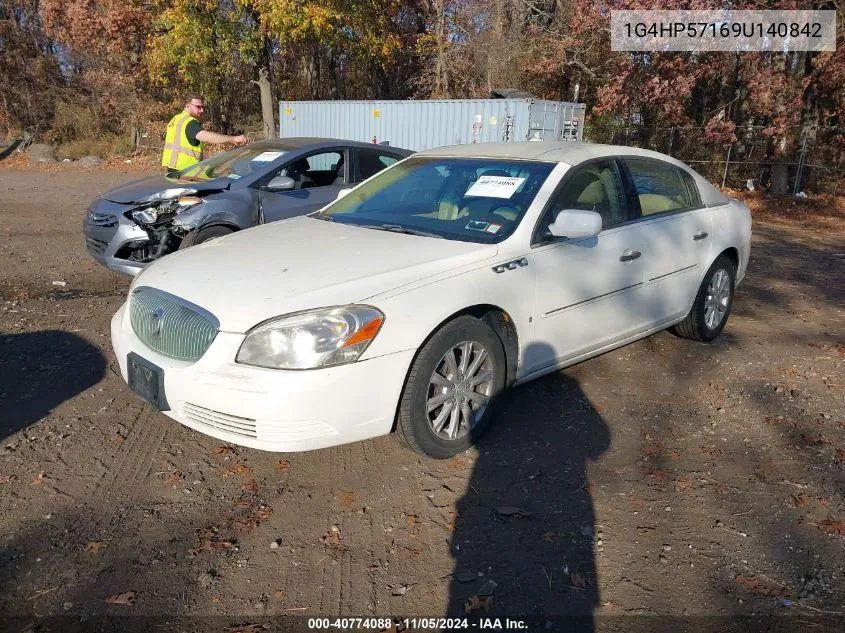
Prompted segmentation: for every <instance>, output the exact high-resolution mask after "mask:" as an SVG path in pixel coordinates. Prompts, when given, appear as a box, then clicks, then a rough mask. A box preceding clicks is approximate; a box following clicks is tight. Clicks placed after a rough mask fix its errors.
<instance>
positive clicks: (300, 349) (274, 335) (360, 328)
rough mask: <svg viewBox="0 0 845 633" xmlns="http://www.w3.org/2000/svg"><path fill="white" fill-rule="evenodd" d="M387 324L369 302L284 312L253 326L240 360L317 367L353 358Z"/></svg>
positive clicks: (264, 364)
mask: <svg viewBox="0 0 845 633" xmlns="http://www.w3.org/2000/svg"><path fill="white" fill-rule="evenodd" d="M382 323H384V314H382V313H381V311H379V310H377V309H375V308H373V307H371V306H365V305H350V306H342V307H338V308H322V309H319V310H309V311H307V312H299V313H297V314H291V315H288V316H282V317H279V318H277V319H272V320H270V321H267V322H265V323H262V324H261V325H258V326H256V327H254V328H253V329H252V330H250V331H249V333H248V334H247V335H246V338H245V339H244V342H243V343H242V344H241V348H240V349H239V350H238V355H237V357H236V358H235V360H236V362H238V363H243V364H244V365H256V366H258V367H267V368H269V369H318V368H320V367H332V366H335V365H344V364H346V363H354V362H355V361H356V360H358V358H360V356H361V354H363V353H364V350H366V349H367V347H368V346H369V344H370V343H371V342H372V340H373V339H374V338H375V337H376V334H378V332H379V330H380V329H381V326H382Z"/></svg>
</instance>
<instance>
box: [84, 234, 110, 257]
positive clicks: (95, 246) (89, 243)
mask: <svg viewBox="0 0 845 633" xmlns="http://www.w3.org/2000/svg"><path fill="white" fill-rule="evenodd" d="M108 245H109V243H108V242H103V241H101V240H95V239H94V238H93V237H86V238H85V246H86V247H87V248H88V250H89V251H91V252H92V253H96V254H97V255H102V254H103V253H105V252H106V248H108Z"/></svg>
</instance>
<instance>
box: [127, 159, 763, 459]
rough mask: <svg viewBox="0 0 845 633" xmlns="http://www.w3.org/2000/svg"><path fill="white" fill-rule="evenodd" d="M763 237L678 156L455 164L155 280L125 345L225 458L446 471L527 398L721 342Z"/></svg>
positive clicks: (130, 359) (154, 391)
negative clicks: (228, 449)
mask: <svg viewBox="0 0 845 633" xmlns="http://www.w3.org/2000/svg"><path fill="white" fill-rule="evenodd" d="M750 240H751V216H750V213H749V210H748V208H747V207H746V206H745V205H743V204H741V203H740V202H738V201H736V200H732V199H729V198H726V197H725V196H724V195H723V194H722V193H720V192H719V191H718V190H717V189H716V188H714V187H713V186H711V185H710V184H709V183H708V182H707V181H705V180H704V179H703V178H702V177H701V176H700V175H699V174H697V173H696V172H695V171H693V170H692V169H690V168H689V167H687V166H686V165H684V164H683V163H680V162H678V161H676V160H674V159H672V158H669V157H668V156H664V155H662V154H657V153H654V152H649V151H644V150H639V149H635V148H626V147H613V146H607V145H590V144H574V143H560V144H558V143H555V144H552V143H502V144H489V143H485V144H474V145H464V146H456V147H444V148H439V149H434V150H429V151H425V152H422V153H419V154H416V155H414V156H412V157H410V158H407V159H405V160H403V161H401V162H400V163H397V164H396V165H394V166H393V167H391V168H389V169H387V170H385V171H384V172H381V173H379V174H378V175H376V176H374V177H372V178H371V179H369V180H367V181H366V182H364V183H362V184H361V185H359V186H357V187H355V188H354V189H352V190H350V191H349V192H348V194H347V195H345V196H343V197H341V198H339V199H338V200H336V201H335V202H334V203H332V204H330V205H329V206H327V207H325V208H324V209H322V210H321V211H319V212H317V213H315V214H312V215H309V216H305V217H299V218H294V219H291V220H287V221H282V222H278V223H274V224H270V225H266V226H262V227H257V228H255V229H249V230H246V231H242V232H240V233H236V234H233V235H231V236H227V237H223V238H219V239H217V240H213V241H210V242H207V243H205V244H201V245H199V246H196V247H194V248H191V249H188V250H186V251H180V252H178V253H175V254H173V255H170V256H168V257H166V258H164V259H163V260H161V261H159V262H156V263H155V264H153V265H152V266H150V267H148V268H147V269H146V270H144V271H143V272H142V273H141V274H140V275H139V276H138V277H137V278H136V279H135V280H134V282H133V284H132V287H131V289H130V291H129V297H128V300H127V301H126V303H124V305H123V306H122V307H121V308H120V310H119V311H118V313H117V314H116V315H115V316H114V319H113V320H112V341H113V345H114V350H115V353H116V355H117V358H118V360H119V362H120V369H121V373H122V374H123V377H124V379H126V380H127V381H128V383H129V387H130V389H131V390H132V391H133V392H135V394H137V395H138V396H139V397H141V398H143V399H144V400H146V401H147V402H148V403H150V404H151V405H152V406H154V407H155V408H157V409H158V410H160V411H162V412H164V413H165V414H166V415H168V416H170V417H171V418H173V419H174V420H176V421H178V422H181V423H182V424H184V425H186V426H189V427H191V428H193V429H196V430H198V431H201V432H203V433H207V434H208V435H212V436H214V437H217V438H220V439H222V440H226V441H229V442H232V443H235V444H242V445H244V446H250V447H254V448H259V449H264V450H271V451H300V450H309V449H316V448H322V447H326V446H332V445H337V444H342V443H346V442H352V441H357V440H364V439H367V438H372V437H376V436H379V435H383V434H386V433H390V432H391V431H394V430H395V432H396V434H397V436H398V437H399V438H400V439H402V440H403V441H404V442H405V443H406V444H407V445H408V446H409V447H410V448H412V449H413V450H415V451H418V452H420V453H423V454H426V455H429V456H432V457H437V458H446V457H449V456H452V455H454V454H456V453H458V452H459V451H462V450H464V449H466V448H468V447H469V446H470V445H471V444H472V443H474V441H475V440H476V439H477V438H478V437H479V435H480V434H481V433H482V432H483V431H484V429H485V427H487V426H488V424H489V423H490V421H491V418H492V416H493V414H494V412H495V409H496V404H497V401H498V399H499V397H500V395H501V394H502V392H503V391H504V390H505V388H507V387H509V386H511V385H515V384H519V383H524V382H527V381H529V380H532V379H534V378H537V377H539V376H542V375H544V374H548V373H550V372H554V371H557V370H559V369H560V368H562V367H566V366H568V365H572V364H573V363H577V362H579V361H582V360H584V359H586V358H590V357H592V356H596V355H598V354H602V353H604V352H607V351H608V350H612V349H614V348H617V347H619V346H621V345H625V344H627V343H630V342H632V341H635V340H637V339H640V338H643V337H645V336H648V335H650V334H652V333H654V332H658V331H660V330H663V329H666V328H669V327H672V328H673V330H674V332H675V333H677V334H678V335H680V336H683V337H686V338H690V339H693V340H697V341H711V340H713V339H714V338H716V337H717V336H718V335H719V333H720V332H721V331H722V328H724V327H725V322H726V321H727V320H728V316H729V315H730V312H731V306H732V303H733V298H734V289H735V287H736V284H737V283H739V281H740V280H741V279H742V278H743V276H744V275H745V271H746V268H747V264H748V258H749V250H750Z"/></svg>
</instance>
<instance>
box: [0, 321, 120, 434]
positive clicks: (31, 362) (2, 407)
mask: <svg viewBox="0 0 845 633" xmlns="http://www.w3.org/2000/svg"><path fill="white" fill-rule="evenodd" d="M105 371H106V359H105V358H104V357H103V355H102V353H101V352H100V350H99V349H98V348H97V347H95V346H94V345H92V344H91V343H89V342H88V341H86V340H85V339H84V338H82V337H80V336H77V335H76V334H71V333H70V332H62V331H58V330H43V331H39V332H26V333H22V334H0V440H3V439H5V438H7V437H9V436H10V435H13V434H14V433H17V432H18V431H20V430H21V429H24V428H26V427H28V426H29V425H30V424H33V423H35V422H38V421H39V420H41V419H43V418H45V417H46V416H47V415H49V414H50V412H51V411H52V410H53V409H55V408H56V407H57V406H59V405H60V404H61V403H63V402H64V401H65V400H69V399H71V398H73V397H74V396H76V395H77V394H79V393H81V392H83V391H85V390H86V389H88V388H89V387H91V386H93V385H95V384H97V383H98V382H99V381H100V380H101V379H102V378H103V375H104V374H105Z"/></svg>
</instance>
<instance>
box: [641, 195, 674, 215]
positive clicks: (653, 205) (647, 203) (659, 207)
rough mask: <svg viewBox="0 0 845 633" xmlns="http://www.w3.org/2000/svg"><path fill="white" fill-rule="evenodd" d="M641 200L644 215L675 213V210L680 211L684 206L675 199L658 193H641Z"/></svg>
mask: <svg viewBox="0 0 845 633" xmlns="http://www.w3.org/2000/svg"><path fill="white" fill-rule="evenodd" d="M639 198H640V209H642V213H643V215H652V214H653V213H663V212H664V211H673V210H674V209H680V208H681V207H682V206H683V205H681V204H680V203H679V202H678V201H677V200H675V199H674V198H670V197H669V196H663V195H660V194H657V193H641V194H639Z"/></svg>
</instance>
